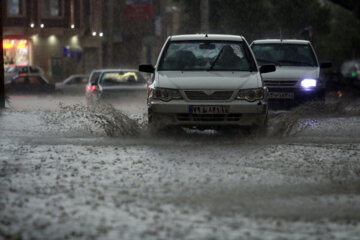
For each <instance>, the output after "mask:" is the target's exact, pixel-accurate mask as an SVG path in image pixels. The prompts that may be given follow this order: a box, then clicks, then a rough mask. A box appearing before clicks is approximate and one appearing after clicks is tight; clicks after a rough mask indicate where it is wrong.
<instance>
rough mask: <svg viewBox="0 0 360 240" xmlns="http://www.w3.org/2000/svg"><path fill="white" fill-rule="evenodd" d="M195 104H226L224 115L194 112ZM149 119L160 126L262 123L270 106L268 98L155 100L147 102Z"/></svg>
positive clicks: (264, 121)
mask: <svg viewBox="0 0 360 240" xmlns="http://www.w3.org/2000/svg"><path fill="white" fill-rule="evenodd" d="M193 106H225V107H228V108H229V110H228V112H227V113H225V114H194V113H192V112H191V110H190V107H193ZM148 109H149V121H150V122H152V123H156V124H159V125H161V126H169V125H179V126H226V125H233V126H254V125H255V126H256V125H257V126H263V125H264V124H265V123H266V120H267V110H268V105H267V102H265V101H255V102H247V101H243V100H234V101H231V102H211V103H209V102H201V101H199V102H187V101H184V100H172V101H170V102H163V101H161V100H152V101H150V103H149V104H148Z"/></svg>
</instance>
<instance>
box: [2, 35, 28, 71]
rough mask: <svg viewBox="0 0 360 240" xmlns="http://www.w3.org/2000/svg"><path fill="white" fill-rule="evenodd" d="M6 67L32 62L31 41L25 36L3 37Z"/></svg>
mask: <svg viewBox="0 0 360 240" xmlns="http://www.w3.org/2000/svg"><path fill="white" fill-rule="evenodd" d="M2 44H3V50H4V67H5V69H6V68H8V67H9V66H11V65H29V64H31V41H30V40H29V39H27V38H24V37H7V36H4V38H3V43H2Z"/></svg>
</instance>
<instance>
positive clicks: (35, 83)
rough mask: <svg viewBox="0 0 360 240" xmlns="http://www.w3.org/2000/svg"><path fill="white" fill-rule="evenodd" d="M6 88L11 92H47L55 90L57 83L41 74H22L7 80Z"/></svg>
mask: <svg viewBox="0 0 360 240" xmlns="http://www.w3.org/2000/svg"><path fill="white" fill-rule="evenodd" d="M5 89H6V91H7V93H9V94H13V93H19V94H39V93H45V94H47V93H54V92H55V85H54V84H52V83H50V82H49V81H48V80H47V79H46V78H45V77H44V76H42V75H39V74H20V75H18V76H15V77H14V78H12V79H11V80H8V81H6V83H5Z"/></svg>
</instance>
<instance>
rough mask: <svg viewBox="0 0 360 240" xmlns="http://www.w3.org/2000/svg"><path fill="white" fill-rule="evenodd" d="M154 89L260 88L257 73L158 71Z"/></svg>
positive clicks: (260, 83) (260, 84)
mask: <svg viewBox="0 0 360 240" xmlns="http://www.w3.org/2000/svg"><path fill="white" fill-rule="evenodd" d="M156 77H157V79H156V80H157V82H156V87H160V88H173V89H180V90H185V89H224V90H226V89H245V88H258V87H261V86H262V82H261V79H260V77H259V73H258V72H230V71H227V72H223V71H221V72H219V71H187V72H185V71H184V72H182V71H160V72H158V74H157V76H156Z"/></svg>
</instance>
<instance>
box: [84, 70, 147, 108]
mask: <svg viewBox="0 0 360 240" xmlns="http://www.w3.org/2000/svg"><path fill="white" fill-rule="evenodd" d="M146 89H147V82H146V80H145V78H144V77H143V75H142V74H141V73H140V72H139V71H137V70H132V69H104V70H95V71H93V73H92V74H91V75H90V78H89V83H88V85H87V86H86V90H85V91H86V99H87V101H88V103H89V102H90V103H94V102H96V101H97V100H100V99H106V98H114V97H124V96H135V95H137V94H139V93H140V94H143V95H144V99H145V96H146V93H147V92H146Z"/></svg>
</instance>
